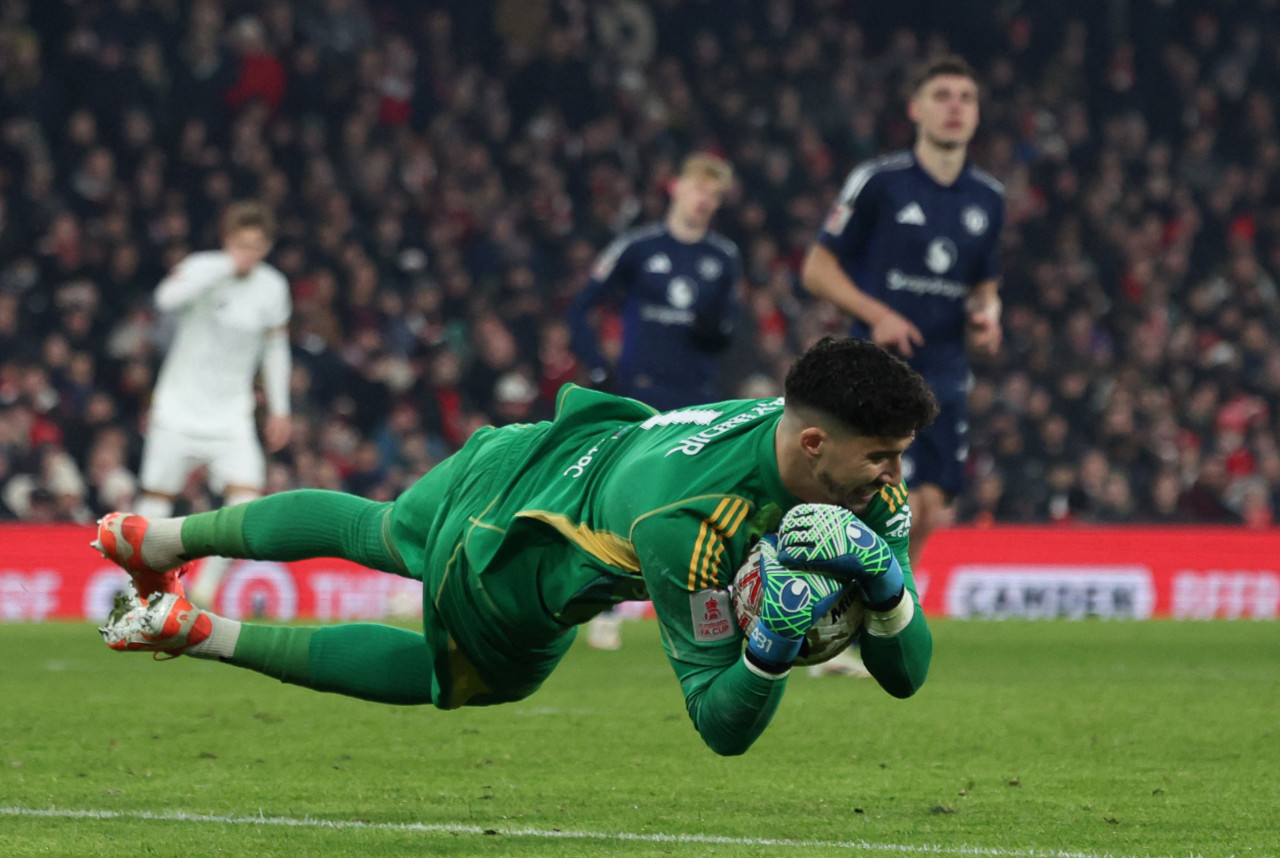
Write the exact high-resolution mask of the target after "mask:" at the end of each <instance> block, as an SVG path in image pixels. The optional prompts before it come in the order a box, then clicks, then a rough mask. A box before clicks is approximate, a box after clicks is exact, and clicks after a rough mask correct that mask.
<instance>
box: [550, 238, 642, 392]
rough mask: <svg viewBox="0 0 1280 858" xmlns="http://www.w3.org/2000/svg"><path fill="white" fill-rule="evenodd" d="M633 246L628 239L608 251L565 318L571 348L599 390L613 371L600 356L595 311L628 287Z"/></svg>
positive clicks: (620, 240)
mask: <svg viewBox="0 0 1280 858" xmlns="http://www.w3.org/2000/svg"><path fill="white" fill-rule="evenodd" d="M629 246H630V245H629V241H628V240H627V239H626V238H625V237H624V238H619V239H617V240H615V241H614V242H613V243H612V244H610V245H609V246H608V247H607V248H605V250H604V252H603V253H601V254H600V256H599V257H598V258H597V259H596V262H595V265H594V266H593V267H592V269H591V279H590V280H588V281H587V285H586V286H584V287H583V288H582V291H581V292H579V293H578V295H577V297H575V298H574V299H573V303H572V304H570V305H569V310H568V312H567V313H566V314H565V321H567V322H568V323H569V348H570V350H571V351H573V353H574V354H575V355H577V357H578V360H579V361H581V362H582V364H583V365H584V366H586V368H587V371H588V372H589V373H590V375H591V381H592V383H593V384H594V385H596V386H597V387H599V386H602V385H603V383H604V382H605V380H606V379H607V377H608V373H609V368H608V363H607V361H605V359H604V355H602V354H601V353H600V344H599V339H598V337H597V334H596V329H595V327H594V326H592V324H591V311H592V310H594V309H595V308H596V307H598V306H599V305H600V304H602V303H605V299H606V298H607V297H608V296H609V295H610V293H611V292H613V291H615V290H617V289H618V288H619V287H620V285H622V284H623V283H624V281H625V271H626V262H627V260H625V259H624V256H625V254H626V251H627V248H628V247H629Z"/></svg>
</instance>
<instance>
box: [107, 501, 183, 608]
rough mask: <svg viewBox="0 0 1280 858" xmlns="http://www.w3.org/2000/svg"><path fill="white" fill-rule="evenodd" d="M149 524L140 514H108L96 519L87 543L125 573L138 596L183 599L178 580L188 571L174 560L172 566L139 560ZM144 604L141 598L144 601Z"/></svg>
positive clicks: (141, 556) (179, 561)
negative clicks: (169, 595) (94, 533)
mask: <svg viewBox="0 0 1280 858" xmlns="http://www.w3.org/2000/svg"><path fill="white" fill-rule="evenodd" d="M150 525H151V522H150V521H148V520H147V519H145V518H143V517H142V516H140V515H133V514H131V513H124V512H112V513H108V514H107V515H105V516H103V517H102V518H100V519H98V535H97V537H96V538H95V539H94V540H93V542H91V543H89V544H90V545H91V546H93V547H94V548H95V549H97V550H98V552H99V553H100V554H101V555H102V556H103V557H105V558H107V559H108V560H110V561H111V562H112V563H114V564H116V565H117V566H119V567H120V568H121V569H123V570H124V571H126V572H128V573H129V577H130V578H132V579H133V587H134V589H135V590H137V591H138V592H139V593H146V594H151V593H174V594H176V595H178V596H185V595H186V593H185V592H184V591H183V589H182V581H181V580H179V579H180V578H181V577H182V575H183V574H184V573H185V572H186V571H187V569H188V568H189V567H188V566H185V565H182V561H181V560H180V559H179V558H176V557H175V558H174V561H173V563H172V565H166V564H159V565H158V566H157V565H152V564H151V563H148V562H147V561H146V560H145V559H144V558H143V549H142V543H143V541H144V540H145V539H146V536H147V529H148V528H149V527H150ZM144 603H145V599H144Z"/></svg>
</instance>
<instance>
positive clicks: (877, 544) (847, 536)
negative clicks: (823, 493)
mask: <svg viewBox="0 0 1280 858" xmlns="http://www.w3.org/2000/svg"><path fill="white" fill-rule="evenodd" d="M778 561H779V562H780V563H782V565H783V566H786V567H787V568H788V569H797V570H803V571H805V572H817V573H820V574H822V575H830V576H831V577H833V578H839V579H840V580H842V581H850V582H852V583H854V584H856V585H858V587H860V588H861V589H862V593H863V596H864V598H863V603H864V604H865V605H866V606H867V607H868V608H869V609H871V610H873V611H878V610H887V609H889V608H892V607H893V606H894V605H895V604H897V603H898V601H899V600H900V599H901V598H902V591H903V586H904V584H905V582H904V579H903V575H902V567H901V566H900V565H899V564H898V558H897V557H895V556H894V554H893V551H892V550H890V548H889V544H888V543H887V542H885V541H884V539H882V538H881V537H880V535H879V534H877V533H876V532H875V531H873V530H871V528H869V527H867V526H866V525H865V524H863V523H862V520H861V519H860V518H858V517H857V516H856V515H854V514H853V513H851V512H849V511H848V510H847V509H845V508H844V507H839V506H832V505H830V504H800V505H799V506H797V507H794V508H792V510H791V511H790V512H788V513H787V514H786V515H785V516H783V518H782V523H781V524H780V525H779V526H778Z"/></svg>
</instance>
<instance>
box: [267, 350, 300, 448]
mask: <svg viewBox="0 0 1280 858" xmlns="http://www.w3.org/2000/svg"><path fill="white" fill-rule="evenodd" d="M292 366H293V359H292V356H291V355H290V353H289V329H288V328H287V327H285V326H284V325H280V326H278V327H274V328H271V329H270V330H268V331H267V333H266V342H265V343H264V344H263V348H262V391H263V393H264V394H266V399H267V424H266V427H265V434H266V441H267V449H268V451H269V452H272V453H274V452H275V451H276V450H279V449H281V448H282V447H284V445H285V444H287V443H288V442H289V435H290V433H291V432H292V425H291V424H290V422H289V412H290V405H289V376H290V373H291V371H292Z"/></svg>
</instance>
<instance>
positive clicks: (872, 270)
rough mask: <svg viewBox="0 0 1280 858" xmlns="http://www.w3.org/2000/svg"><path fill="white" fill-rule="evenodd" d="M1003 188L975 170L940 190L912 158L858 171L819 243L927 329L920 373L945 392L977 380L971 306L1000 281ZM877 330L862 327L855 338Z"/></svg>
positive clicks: (864, 285) (918, 350)
mask: <svg viewBox="0 0 1280 858" xmlns="http://www.w3.org/2000/svg"><path fill="white" fill-rule="evenodd" d="M1003 225H1004V187H1003V186H1002V185H1001V184H1000V183H999V182H997V181H996V180H995V179H994V178H992V177H991V176H990V175H988V174H987V173H984V172H983V171H981V170H979V169H977V168H976V167H973V166H968V165H966V167H965V168H964V170H963V171H962V172H961V173H960V176H959V177H958V178H957V179H956V181H955V182H953V183H952V184H951V185H949V186H943V185H940V184H938V182H937V181H935V180H934V179H933V177H932V176H930V175H929V174H928V173H927V172H925V170H924V168H923V167H921V166H920V164H919V163H918V162H917V161H916V156H915V154H914V153H913V152H911V151H910V150H908V151H905V152H898V153H895V154H893V155H887V156H885V157H883V158H876V159H874V160H871V161H866V162H864V163H862V164H859V165H858V166H857V167H856V168H855V169H854V170H853V172H851V173H850V174H849V178H848V179H846V180H845V184H844V188H843V189H842V190H841V191H840V197H839V199H837V200H836V203H835V206H834V207H833V208H832V210H831V213H830V215H828V217H827V221H826V223H825V224H824V225H823V227H822V232H821V233H820V234H819V236H818V241H820V242H821V243H822V244H823V245H824V246H825V247H827V248H828V249H829V250H830V251H831V252H832V253H834V254H835V256H836V258H837V259H838V260H839V261H840V265H841V267H842V268H843V269H844V271H845V273H846V274H848V275H849V278H850V279H851V280H853V282H854V284H855V285H857V287H858V288H859V289H861V290H863V291H864V292H866V293H867V294H869V295H871V296H873V297H875V298H877V299H878V300H880V301H883V302H884V303H885V304H887V305H889V306H890V307H892V308H893V309H894V310H895V311H896V312H898V313H900V314H901V315H902V316H904V317H905V318H907V319H908V320H909V321H911V322H912V323H913V324H914V325H915V326H916V327H917V328H919V329H920V333H921V335H922V336H923V337H924V340H925V344H924V345H923V346H915V347H914V352H915V354H914V356H913V357H912V358H911V359H910V361H909V362H910V364H911V366H912V367H913V368H914V369H915V370H916V371H917V372H919V373H920V374H921V375H923V376H924V377H925V378H926V379H928V380H929V381H930V383H931V384H932V385H934V386H935V387H937V386H938V385H940V384H944V385H945V384H946V383H948V382H951V383H957V382H960V381H961V380H962V379H964V378H966V377H967V376H968V361H967V359H966V357H965V321H966V311H965V299H966V298H967V297H968V296H969V290H970V289H971V288H972V287H973V286H974V285H975V284H977V283H980V282H982V281H984V280H989V279H993V278H995V277H998V276H999V271H1000V229H1001V227H1002V226H1003ZM869 333H870V331H869V328H868V327H867V326H866V325H865V324H862V323H861V322H857V323H855V324H854V328H853V334H854V336H860V337H867V336H868V335H869Z"/></svg>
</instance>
